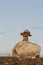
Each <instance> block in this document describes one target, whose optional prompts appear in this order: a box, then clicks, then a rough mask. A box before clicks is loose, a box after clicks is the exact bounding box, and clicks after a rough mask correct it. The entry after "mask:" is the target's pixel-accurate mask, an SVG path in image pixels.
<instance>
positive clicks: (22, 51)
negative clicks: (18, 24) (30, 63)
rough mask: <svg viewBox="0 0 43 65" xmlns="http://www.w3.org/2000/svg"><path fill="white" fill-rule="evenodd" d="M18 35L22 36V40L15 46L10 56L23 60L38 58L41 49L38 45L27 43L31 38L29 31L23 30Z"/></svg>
mask: <svg viewBox="0 0 43 65" xmlns="http://www.w3.org/2000/svg"><path fill="white" fill-rule="evenodd" d="M20 34H21V35H22V36H23V40H22V41H20V42H18V43H17V44H16V45H15V47H14V48H13V50H12V56H13V57H17V58H24V59H27V58H28V59H29V58H32V59H33V58H36V57H39V56H40V51H41V48H40V46H39V45H38V44H36V43H32V42H30V41H29V39H28V37H30V36H32V35H31V34H30V31H28V30H25V31H24V32H23V33H20Z"/></svg>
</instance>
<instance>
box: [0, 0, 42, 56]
mask: <svg viewBox="0 0 43 65" xmlns="http://www.w3.org/2000/svg"><path fill="white" fill-rule="evenodd" d="M31 27H41V28H43V0H0V33H1V32H2V33H5V34H0V53H7V52H10V53H11V51H12V48H13V47H14V45H15V44H16V43H17V42H18V41H20V40H22V37H21V36H20V32H22V31H23V30H25V29H28V30H30V31H31V34H32V37H31V38H30V41H31V42H35V43H37V44H39V45H40V46H41V55H43V29H32V28H31Z"/></svg>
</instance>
